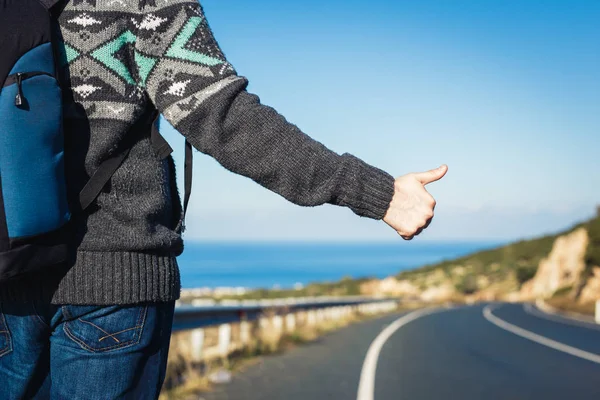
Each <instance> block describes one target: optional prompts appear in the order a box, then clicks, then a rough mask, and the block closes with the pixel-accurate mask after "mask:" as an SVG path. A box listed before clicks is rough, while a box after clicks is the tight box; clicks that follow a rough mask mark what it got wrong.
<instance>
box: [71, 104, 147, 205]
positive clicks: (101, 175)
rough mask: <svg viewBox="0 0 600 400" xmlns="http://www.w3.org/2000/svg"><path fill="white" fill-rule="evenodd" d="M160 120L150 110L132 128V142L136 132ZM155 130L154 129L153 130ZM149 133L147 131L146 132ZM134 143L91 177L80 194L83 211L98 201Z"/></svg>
mask: <svg viewBox="0 0 600 400" xmlns="http://www.w3.org/2000/svg"><path fill="white" fill-rule="evenodd" d="M157 118H158V111H156V110H150V112H149V113H148V114H147V115H144V116H142V117H140V118H139V119H138V121H137V122H136V123H135V124H134V125H133V126H132V128H131V129H130V131H129V134H130V140H133V139H134V138H133V137H132V136H133V135H134V134H135V133H136V132H140V131H142V132H143V131H144V127H147V126H148V124H149V123H151V124H153V125H155V122H156V119H157ZM152 129H154V128H152ZM146 132H147V131H146ZM133 145H134V142H131V143H129V142H128V143H123V150H122V151H121V152H119V153H116V154H114V155H112V156H111V157H110V158H108V159H107V160H105V161H103V162H102V164H100V166H99V167H98V169H97V170H96V172H94V174H93V175H92V176H91V177H90V179H89V181H88V182H87V183H86V185H85V186H84V187H83V189H82V190H81V192H80V193H79V203H80V205H81V211H85V210H86V209H87V208H88V207H89V206H90V205H91V204H92V203H93V202H94V200H96V198H97V197H98V195H99V194H100V192H102V189H103V188H104V186H105V185H106V183H107V182H108V181H109V180H110V178H111V177H112V176H113V175H114V173H115V172H116V171H117V169H119V167H120V166H121V164H123V161H125V159H126V158H127V156H128V155H129V152H130V151H131V148H132V147H133Z"/></svg>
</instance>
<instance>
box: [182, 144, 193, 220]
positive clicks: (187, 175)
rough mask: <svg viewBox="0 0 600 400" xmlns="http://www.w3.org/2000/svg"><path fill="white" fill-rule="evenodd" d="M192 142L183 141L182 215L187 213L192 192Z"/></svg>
mask: <svg viewBox="0 0 600 400" xmlns="http://www.w3.org/2000/svg"><path fill="white" fill-rule="evenodd" d="M192 150H193V149H192V144H191V143H190V142H189V141H188V140H187V139H186V141H185V165H184V176H183V180H184V183H185V193H184V195H183V217H184V218H185V214H186V213H187V208H188V203H189V202H190V196H191V194H192V171H193V168H192V167H193V164H194V153H193V152H192Z"/></svg>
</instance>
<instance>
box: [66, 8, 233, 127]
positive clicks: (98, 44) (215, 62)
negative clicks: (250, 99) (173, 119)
mask: <svg viewBox="0 0 600 400" xmlns="http://www.w3.org/2000/svg"><path fill="white" fill-rule="evenodd" d="M60 25H61V36H62V38H63V41H64V42H63V48H62V53H63V54H62V62H63V66H64V67H65V69H66V70H67V71H68V72H67V73H68V76H69V77H70V79H71V88H72V91H73V95H74V99H75V101H76V102H78V103H79V104H82V105H83V107H84V109H85V111H86V117H87V118H91V119H114V120H121V121H127V120H132V118H133V119H134V118H135V116H137V115H139V113H140V112H141V109H142V108H143V107H145V104H146V99H145V97H146V96H148V97H149V99H150V100H151V101H152V102H154V104H156V105H157V106H158V107H159V109H163V110H165V109H167V108H168V109H169V110H170V115H178V116H182V115H185V114H189V113H190V112H192V111H193V109H192V108H190V106H189V104H190V103H189V102H187V103H186V102H185V99H186V98H188V99H189V98H191V97H193V96H196V98H197V99H200V98H201V97H202V96H206V94H207V93H214V88H215V87H224V85H223V84H220V85H219V84H218V82H219V81H221V80H222V79H224V78H227V77H229V76H235V75H236V74H235V70H234V69H233V67H232V66H231V64H229V63H228V62H227V61H226V59H225V56H224V55H223V53H222V51H221V49H220V48H219V46H218V44H217V42H216V41H215V39H214V37H213V34H212V31H211V30H210V27H209V26H208V23H207V22H206V18H205V17H204V13H203V10H202V7H201V5H200V4H199V3H198V2H197V1H194V0H162V1H148V0H79V1H78V0H73V1H71V2H70V3H68V4H67V6H66V7H65V9H64V11H63V13H62V14H61V16H60ZM229 81H230V80H229V79H227V80H225V81H224V82H223V83H225V82H229ZM215 84H216V85H215ZM209 87H210V88H211V89H210V90H208V92H205V91H206V90H207V88H209ZM203 92H205V94H204V95H198V94H199V93H203ZM182 100H184V101H183V102H182ZM175 104H179V105H180V106H182V107H183V109H179V108H177V107H178V106H174V105H175ZM197 104H200V103H197Z"/></svg>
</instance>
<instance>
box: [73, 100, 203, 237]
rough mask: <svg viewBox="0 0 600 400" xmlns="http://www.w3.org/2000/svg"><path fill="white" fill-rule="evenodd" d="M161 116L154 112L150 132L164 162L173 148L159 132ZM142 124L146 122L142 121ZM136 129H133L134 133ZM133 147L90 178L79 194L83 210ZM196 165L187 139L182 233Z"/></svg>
mask: <svg viewBox="0 0 600 400" xmlns="http://www.w3.org/2000/svg"><path fill="white" fill-rule="evenodd" d="M159 117H160V114H159V113H158V112H157V111H154V112H153V113H152V114H151V118H152V128H151V131H150V142H151V143H152V147H153V148H154V151H155V152H156V155H157V156H158V157H159V158H160V159H161V160H162V159H165V158H167V157H168V156H169V155H170V154H171V153H172V152H173V148H172V147H171V146H170V145H169V143H168V142H167V140H166V139H165V138H164V136H162V135H161V134H160V132H159V130H158V119H159ZM140 121H141V122H142V123H144V122H145V121H146V120H145V119H144V118H142V119H140ZM136 128H137V127H136ZM136 128H132V131H134V130H135V129H136ZM131 147H132V146H127V147H126V148H125V149H124V150H123V151H122V152H120V153H117V154H115V155H113V156H112V157H111V158H109V159H107V160H106V161H104V162H103V163H102V164H100V167H98V169H97V170H96V172H95V173H94V175H92V177H91V178H90V180H89V181H88V182H87V184H86V185H85V186H84V188H83V190H82V191H81V192H80V194H79V202H80V203H81V209H82V210H85V209H87V208H88V207H89V206H90V205H91V204H92V203H93V202H94V200H96V198H97V197H98V195H99V194H100V192H102V189H103V188H104V186H105V185H106V183H107V182H108V181H109V180H110V178H111V177H112V176H113V175H114V173H115V172H116V171H117V169H118V168H119V167H120V166H121V164H123V161H125V159H126V158H127V156H128V155H129V152H130V151H131ZM193 165H194V153H193V147H192V144H191V143H190V142H189V141H188V140H187V139H186V140H185V162H184V187H185V189H184V195H183V216H182V220H181V223H182V224H183V225H182V231H183V230H184V229H185V215H186V213H187V209H188V204H189V202H190V197H191V194H192V172H193Z"/></svg>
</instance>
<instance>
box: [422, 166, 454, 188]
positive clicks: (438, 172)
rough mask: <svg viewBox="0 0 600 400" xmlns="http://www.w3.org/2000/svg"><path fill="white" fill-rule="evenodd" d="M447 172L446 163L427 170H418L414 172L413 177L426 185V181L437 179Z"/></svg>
mask: <svg viewBox="0 0 600 400" xmlns="http://www.w3.org/2000/svg"><path fill="white" fill-rule="evenodd" d="M446 172H448V166H447V165H446V164H444V165H442V166H441V167H438V168H436V169H432V170H430V171H427V172H418V173H416V174H415V178H417V180H418V181H419V182H421V183H422V184H423V185H427V184H428V183H431V182H435V181H439V180H440V179H442V178H443V177H444V175H446Z"/></svg>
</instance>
